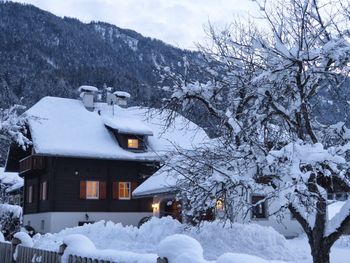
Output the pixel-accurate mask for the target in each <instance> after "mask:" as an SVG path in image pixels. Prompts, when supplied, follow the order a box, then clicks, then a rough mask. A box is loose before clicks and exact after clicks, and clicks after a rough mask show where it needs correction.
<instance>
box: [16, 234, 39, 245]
mask: <svg viewBox="0 0 350 263" xmlns="http://www.w3.org/2000/svg"><path fill="white" fill-rule="evenodd" d="M13 237H14V238H17V239H19V240H21V245H22V246H24V247H33V244H34V243H33V240H32V238H31V237H30V236H29V235H28V234H27V233H25V232H18V233H16V234H15V235H14V236H13Z"/></svg>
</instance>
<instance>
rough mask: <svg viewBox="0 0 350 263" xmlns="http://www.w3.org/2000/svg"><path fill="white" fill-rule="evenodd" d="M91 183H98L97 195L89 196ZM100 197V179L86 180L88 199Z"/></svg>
mask: <svg viewBox="0 0 350 263" xmlns="http://www.w3.org/2000/svg"><path fill="white" fill-rule="evenodd" d="M89 183H96V185H97V189H96V194H97V196H89V195H88V192H89ZM99 197H100V182H99V181H86V199H90V200H98V199H99Z"/></svg>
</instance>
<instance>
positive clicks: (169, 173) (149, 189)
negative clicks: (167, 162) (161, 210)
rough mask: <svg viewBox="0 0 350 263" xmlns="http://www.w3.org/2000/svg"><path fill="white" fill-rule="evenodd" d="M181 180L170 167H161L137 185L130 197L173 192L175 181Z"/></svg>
mask: <svg viewBox="0 0 350 263" xmlns="http://www.w3.org/2000/svg"><path fill="white" fill-rule="evenodd" d="M181 179H183V177H182V176H181V175H180V174H179V173H176V171H174V170H172V169H171V168H170V167H167V166H163V167H162V168H161V169H159V170H158V171H157V172H156V173H154V174H153V175H152V176H151V177H149V178H148V179H147V180H146V181H144V182H143V183H142V184H141V185H139V186H138V187H137V188H136V189H135V190H134V191H133V192H132V195H133V196H134V197H142V196H151V195H157V194H164V193H169V192H174V191H175V186H176V183H177V181H178V180H181Z"/></svg>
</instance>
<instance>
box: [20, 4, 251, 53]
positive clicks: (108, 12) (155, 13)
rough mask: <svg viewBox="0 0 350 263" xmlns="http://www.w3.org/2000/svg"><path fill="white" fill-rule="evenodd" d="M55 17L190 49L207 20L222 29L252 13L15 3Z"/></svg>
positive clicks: (206, 7) (209, 7)
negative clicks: (128, 31) (100, 23)
mask: <svg viewBox="0 0 350 263" xmlns="http://www.w3.org/2000/svg"><path fill="white" fill-rule="evenodd" d="M17 1H18V2H22V3H30V4H33V5H35V6H37V7H39V8H41V9H44V10H47V11H49V12H52V13H54V14H55V15H58V16H69V17H76V18H79V19H80V20H82V21H83V22H90V21H92V20H95V21H104V22H108V23H111V24H114V25H116V26H119V27H122V28H129V29H133V30H135V31H137V32H139V33H141V34H143V35H144V36H149V37H154V38H158V39H161V40H163V41H165V42H167V43H170V44H172V45H175V46H178V47H181V48H188V49H193V48H194V47H195V44H194V43H196V42H201V41H203V38H204V31H203V26H205V25H206V24H207V23H208V21H209V20H210V21H211V22H212V23H214V24H216V25H219V26H221V25H225V24H228V23H229V22H230V20H232V17H233V16H237V15H239V16H246V15H248V14H252V13H254V11H255V10H256V6H255V5H254V3H253V2H252V1H251V0H17Z"/></svg>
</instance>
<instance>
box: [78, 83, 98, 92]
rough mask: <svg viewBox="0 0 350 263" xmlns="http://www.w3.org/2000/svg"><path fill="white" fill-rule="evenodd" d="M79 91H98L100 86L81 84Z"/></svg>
mask: <svg viewBox="0 0 350 263" xmlns="http://www.w3.org/2000/svg"><path fill="white" fill-rule="evenodd" d="M78 91H79V92H87V93H88V92H91V93H93V92H98V88H96V87H94V86H88V85H83V86H80V87H79V89H78Z"/></svg>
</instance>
